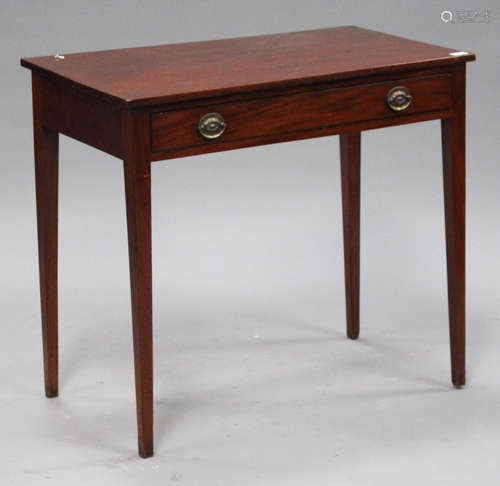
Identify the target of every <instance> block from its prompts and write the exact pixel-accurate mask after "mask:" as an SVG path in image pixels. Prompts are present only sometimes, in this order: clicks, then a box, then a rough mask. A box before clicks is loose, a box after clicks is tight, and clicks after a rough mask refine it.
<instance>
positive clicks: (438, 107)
mask: <svg viewBox="0 0 500 486" xmlns="http://www.w3.org/2000/svg"><path fill="white" fill-rule="evenodd" d="M451 81H452V73H450V72H441V73H435V74H426V75H421V76H414V77H412V76H405V77H403V78H395V79H389V80H387V79H386V80H381V81H374V82H371V83H357V84H354V85H350V86H341V87H331V88H324V89H319V90H314V89H310V87H309V89H307V87H304V89H303V90H300V91H296V92H293V93H283V94H276V93H273V94H268V95H267V96H266V95H265V93H262V94H260V93H255V97H252V98H245V99H242V100H234V101H226V102H225V101H223V100H221V101H220V102H218V103H215V104H209V103H203V100H199V102H198V103H197V104H195V105H190V106H189V107H181V108H173V109H171V110H168V109H163V110H161V111H156V112H151V113H150V121H151V133H150V135H151V137H150V138H151V140H150V142H151V151H152V153H171V152H175V151H179V150H185V149H190V148H193V149H194V148H196V147H209V146H213V147H214V151H217V150H221V148H220V147H221V146H223V145H224V144H227V143H232V142H238V141H245V140H251V139H262V138H263V137H265V136H269V135H271V134H276V135H285V134H291V133H297V134H299V133H305V132H307V131H313V130H321V129H325V130H326V129H331V128H333V127H337V126H341V125H343V124H345V125H352V124H353V123H363V122H374V121H381V122H383V121H386V120H391V119H392V120H395V121H396V120H398V119H401V120H402V121H403V120H404V118H406V117H409V116H415V115H418V114H421V115H425V114H426V113H429V114H431V113H435V112H443V111H446V110H449V109H450V108H451V106H452V82H451ZM422 82H424V83H425V82H435V83H443V85H446V88H447V92H446V93H444V95H443V94H442V98H443V100H445V101H446V102H445V103H442V104H434V105H433V104H432V103H430V106H429V107H426V108H424V109H413V108H412V109H410V110H408V111H406V110H405V111H402V112H393V111H391V110H390V109H389V108H388V107H386V108H387V111H386V112H385V113H384V114H382V115H380V114H379V115H377V116H370V114H369V112H368V111H367V112H366V115H362V116H360V117H356V118H355V119H350V120H347V121H337V122H333V120H332V123H317V124H314V123H313V124H311V125H310V126H306V127H302V128H299V129H297V128H290V129H283V130H274V131H272V132H268V133H254V134H249V135H248V136H244V135H238V136H231V135H232V134H231V133H230V134H229V137H228V136H221V137H220V138H217V139H213V140H207V139H204V138H203V137H202V136H201V135H199V134H198V132H197V130H196V124H197V123H196V124H195V123H192V124H191V125H190V126H191V128H192V130H193V132H196V135H197V136H196V140H195V142H194V143H193V140H191V142H188V143H186V141H185V140H183V137H175V136H174V139H176V140H178V143H176V144H175V145H170V144H165V143H162V132H165V131H166V130H168V128H167V127H166V126H162V125H163V122H164V121H165V119H166V117H168V116H169V115H172V114H188V115H189V114H194V113H196V112H198V111H199V112H200V113H201V112H202V111H203V113H205V112H209V111H210V112H213V111H215V112H218V111H223V109H224V108H228V107H237V106H240V105H245V104H246V105H252V104H254V105H256V107H257V104H258V103H259V102H262V103H266V102H267V103H273V102H274V101H276V102H279V101H283V100H287V101H288V100H289V101H290V102H291V104H292V105H293V104H294V102H297V101H298V100H301V98H302V97H304V96H308V95H311V96H314V97H321V96H328V95H331V96H333V95H338V96H340V97H342V96H345V95H346V94H347V96H349V92H350V91H352V90H376V89H382V88H384V87H386V88H387V89H390V87H394V86H397V85H399V84H403V85H404V84H407V83H412V84H417V85H418V84H420V83H422ZM441 87H443V86H441ZM368 94H370V93H368ZM370 96H371V94H370ZM431 96H432V93H429V94H426V98H427V100H428V101H432V97H431ZM378 100H380V98H378ZM316 101H318V100H316ZM341 101H342V100H341ZM384 103H385V98H384ZM222 114H223V115H224V113H222ZM196 116H198V115H196ZM196 122H197V120H196ZM173 125H174V127H175V124H173ZM190 138H193V137H192V134H190Z"/></svg>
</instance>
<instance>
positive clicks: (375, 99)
mask: <svg viewBox="0 0 500 486" xmlns="http://www.w3.org/2000/svg"><path fill="white" fill-rule="evenodd" d="M450 79H451V77H450V75H448V74H442V75H434V76H429V77H425V78H408V79H397V80H394V81H384V82H380V83H374V84H368V85H361V86H349V87H345V88H336V89H327V90H316V91H308V92H302V93H294V94H288V95H279V96H274V97H262V98H257V99H253V100H245V101H233V102H228V103H220V104H213V105H208V106H199V107H192V108H188V109H180V110H172V111H164V112H161V113H154V114H153V115H152V120H151V130H152V135H151V143H152V150H153V152H162V151H169V150H174V149H180V148H185V147H196V146H200V145H207V144H216V145H218V144H223V143H226V142H234V141H237V140H244V139H251V138H254V137H262V136H269V135H274V134H283V133H289V132H303V131H307V130H314V129H321V128H328V127H332V126H335V125H339V124H348V123H356V122H363V121H369V120H379V119H387V118H397V117H404V116H405V115H407V114H408V115H409V114H418V113H425V112H430V111H437V110H446V109H448V108H449V107H450V104H451V83H450ZM396 87H404V88H405V89H406V92H407V93H409V95H410V96H411V100H410V98H408V100H406V101H407V102H406V103H405V99H404V97H405V95H404V91H403V94H401V93H399V98H398V99H396V100H395V103H396V105H397V104H398V103H399V111H395V109H397V108H398V106H395V105H393V109H391V107H390V106H389V102H388V99H387V97H388V93H389V92H390V91H391V90H393V92H394V88H396ZM397 97H398V93H396V98H397ZM408 101H409V105H408V106H407V107H404V105H405V104H407V103H408ZM210 113H215V114H216V115H219V116H221V117H222V118H221V119H220V120H219V121H220V124H219V125H217V123H218V120H217V119H216V118H212V119H210V120H209V126H208V127H206V126H205V128H206V130H205V134H206V135H207V137H214V138H205V137H204V136H203V135H202V133H201V132H200V127H199V123H200V119H202V117H204V116H205V115H207V114H210ZM210 122H211V125H210ZM202 131H203V128H202ZM219 132H220V133H219Z"/></svg>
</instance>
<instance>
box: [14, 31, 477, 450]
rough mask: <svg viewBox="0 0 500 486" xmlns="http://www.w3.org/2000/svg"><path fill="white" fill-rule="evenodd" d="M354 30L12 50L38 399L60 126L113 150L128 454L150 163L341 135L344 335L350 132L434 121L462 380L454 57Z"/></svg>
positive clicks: (459, 95) (146, 348) (351, 242)
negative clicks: (120, 181)
mask: <svg viewBox="0 0 500 486" xmlns="http://www.w3.org/2000/svg"><path fill="white" fill-rule="evenodd" d="M474 59H475V55H474V54H471V53H468V52H462V51H456V50H454V49H449V48H446V47H438V46H434V45H430V44H424V43H421V42H415V41H411V40H408V39H403V38H400V37H395V36H391V35H387V34H383V33H380V32H375V31H372V30H367V29H362V28H359V27H353V26H349V27H336V28H328V29H320V30H312V31H304V32H292V33H286V34H276V35H263V36H255V37H246V38H236V39H225V40H216V41H209V42H192V43H184V44H173V45H163V46H154V47H139V48H133V49H118V50H109V51H98V52H86V53H79V54H65V55H60V54H57V55H55V56H47V57H35V58H23V59H21V65H22V66H24V67H26V68H29V69H31V71H32V90H33V125H34V147H35V174H36V201H37V221H38V249H39V265H40V293H41V316H42V335H43V354H44V372H45V393H46V395H47V397H55V396H57V394H58V322H57V320H58V318H57V312H58V311H57V309H58V305H57V221H58V148H59V144H58V141H59V133H62V134H64V135H67V136H69V137H73V138H75V139H77V140H79V141H81V142H83V143H86V144H88V145H91V146H93V147H96V148H97V149H100V150H103V151H104V152H107V153H109V154H111V155H114V156H115V157H118V158H120V159H122V160H123V166H124V175H125V199H126V208H127V226H128V244H129V259H130V284H131V300H132V324H133V339H134V363H135V387H136V401H137V423H138V438H139V454H140V455H141V456H142V457H149V456H152V455H153V355H152V349H153V346H152V344H153V336H152V291H151V289H152V277H151V162H155V161H159V160H164V159H170V158H174V157H183V156H187V155H195V154H202V153H208V152H216V151H220V150H231V149H236V148H241V147H250V146H255V145H262V144H269V143H275V142H284V141H289V140H298V139H305V138H312V137H321V136H325V135H335V134H339V135H340V161H341V176H342V177H341V180H342V205H343V231H344V260H345V287H346V316H347V335H348V337H349V338H351V339H356V338H357V337H358V334H359V221H360V145H361V131H362V130H367V129H372V128H380V127H389V126H392V125H400V124H403V123H413V122H419V121H424V120H432V119H441V135H442V152H443V153H442V156H443V176H444V208H445V227H446V252H447V266H448V308H449V330H450V348H451V377H452V382H453V384H454V385H455V386H457V387H461V386H462V385H464V384H465V63H466V62H467V61H473V60H474Z"/></svg>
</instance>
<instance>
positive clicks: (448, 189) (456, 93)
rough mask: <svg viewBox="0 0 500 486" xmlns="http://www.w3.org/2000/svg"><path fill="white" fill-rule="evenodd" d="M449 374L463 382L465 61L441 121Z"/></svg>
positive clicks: (458, 69) (455, 383)
mask: <svg viewBox="0 0 500 486" xmlns="http://www.w3.org/2000/svg"><path fill="white" fill-rule="evenodd" d="M441 135H442V147H443V181H444V209H445V226H446V257H447V267H448V310H449V321H450V350H451V378H452V382H453V384H454V385H455V386H456V387H461V386H463V385H465V65H461V66H459V67H458V68H457V69H456V71H455V73H454V75H453V116H452V117H450V118H445V119H443V120H442V121H441Z"/></svg>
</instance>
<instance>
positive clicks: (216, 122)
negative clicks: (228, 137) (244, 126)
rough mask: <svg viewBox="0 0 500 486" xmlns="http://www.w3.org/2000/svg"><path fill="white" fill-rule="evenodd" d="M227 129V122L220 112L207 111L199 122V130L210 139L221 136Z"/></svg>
mask: <svg viewBox="0 0 500 486" xmlns="http://www.w3.org/2000/svg"><path fill="white" fill-rule="evenodd" d="M225 129H226V122H225V120H224V118H223V117H222V115H221V114H220V113H207V114H206V115H203V116H202V117H201V118H200V121H199V122H198V132H199V133H200V135H201V136H202V137H203V138H206V139H209V140H213V139H214V138H218V137H220V136H221V135H222V134H223V133H224V130H225Z"/></svg>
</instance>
